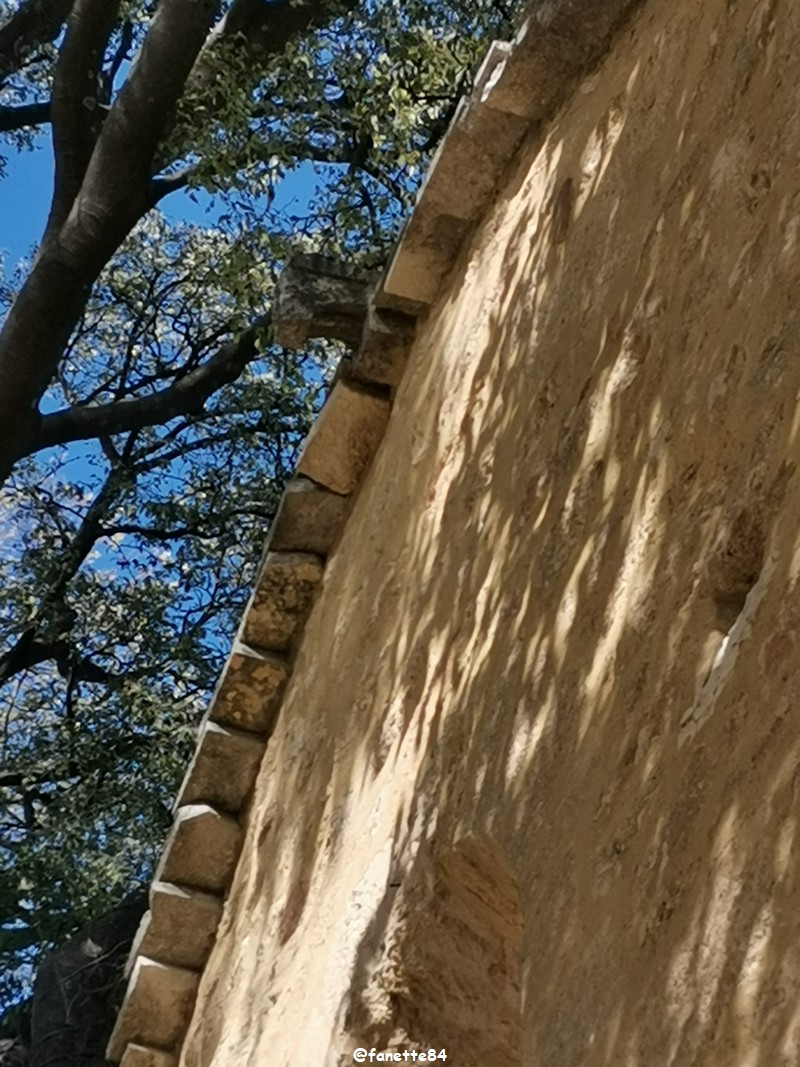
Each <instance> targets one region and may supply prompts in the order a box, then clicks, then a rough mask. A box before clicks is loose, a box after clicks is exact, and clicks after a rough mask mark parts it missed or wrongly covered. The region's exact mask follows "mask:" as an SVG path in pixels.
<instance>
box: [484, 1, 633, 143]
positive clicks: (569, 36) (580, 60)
mask: <svg viewBox="0 0 800 1067" xmlns="http://www.w3.org/2000/svg"><path fill="white" fill-rule="evenodd" d="M640 2H641V0H553V2H551V3H548V4H544V5H542V6H541V7H540V8H539V9H538V10H536V11H535V12H533V13H532V14H531V15H530V16H529V17H528V18H527V19H526V20H525V22H524V23H523V24H522V26H521V27H520V29H519V31H518V32H517V35H516V37H515V38H514V41H513V42H512V44H511V46H510V47H509V48H507V49H506V50H505V51H504V52H503V51H501V50H499V49H498V50H495V53H494V56H493V58H492V64H491V69H488V70H487V71H486V73H485V75H484V76H483V77H481V78H480V84H479V89H478V93H479V96H480V99H481V100H482V102H484V103H487V102H488V103H490V104H491V106H492V108H494V109H495V110H498V111H505V112H508V113H509V114H513V115H517V116H519V117H520V118H525V119H528V120H529V121H536V122H539V121H543V120H545V119H547V118H548V117H549V116H550V115H551V114H552V112H553V109H554V107H555V106H557V104H558V102H559V101H560V100H562V99H563V98H564V95H565V94H566V93H567V92H568V91H569V88H570V84H571V83H572V82H573V80H574V79H575V78H576V77H577V76H579V75H582V74H585V73H588V71H589V69H590V68H591V66H592V64H593V63H595V62H596V61H597V60H598V59H599V58H600V57H601V56H603V55H605V53H606V52H607V50H608V41H609V38H610V37H611V35H612V34H613V33H614V31H615V30H616V29H617V28H618V27H619V26H620V25H621V24H622V22H623V21H624V20H625V18H626V17H627V16H628V15H629V14H630V13H631V11H633V9H634V8H635V7H636V6H637V5H638V4H639V3H640ZM490 55H491V53H490ZM487 62H488V60H487Z"/></svg>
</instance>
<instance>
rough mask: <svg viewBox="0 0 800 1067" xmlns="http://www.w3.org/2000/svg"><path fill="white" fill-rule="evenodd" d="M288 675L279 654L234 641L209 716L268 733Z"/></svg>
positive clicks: (219, 720)
mask: <svg viewBox="0 0 800 1067" xmlns="http://www.w3.org/2000/svg"><path fill="white" fill-rule="evenodd" d="M288 676H289V664H288V663H287V662H286V660H285V659H283V658H282V657H281V656H277V655H274V654H271V653H268V652H260V651H258V650H256V649H254V648H250V647H249V646H248V645H246V644H245V643H244V642H241V641H235V642H234V645H233V649H232V651H231V654H230V657H229V658H228V662H227V663H226V664H225V667H224V669H223V671H222V677H221V678H220V680H219V684H218V685H217V689H216V692H215V693H214V696H213V698H212V701H211V707H210V709H209V712H208V715H209V718H210V719H212V720H213V722H218V723H222V724H223V725H225V726H236V727H239V728H240V729H242V730H250V731H251V732H252V733H256V734H260V735H261V736H262V737H269V735H270V734H271V733H272V730H273V727H274V725H275V720H276V719H277V717H278V710H279V709H280V703H281V697H282V695H283V687H284V685H285V684H286V679H287V678H288Z"/></svg>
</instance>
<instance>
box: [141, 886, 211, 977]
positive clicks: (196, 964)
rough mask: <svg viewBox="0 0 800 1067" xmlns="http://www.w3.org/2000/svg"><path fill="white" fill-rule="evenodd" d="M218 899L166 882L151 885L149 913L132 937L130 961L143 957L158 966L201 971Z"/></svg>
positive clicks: (207, 952) (208, 947) (208, 945)
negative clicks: (169, 965)
mask: <svg viewBox="0 0 800 1067" xmlns="http://www.w3.org/2000/svg"><path fill="white" fill-rule="evenodd" d="M221 917H222V899H221V897H218V896H213V895H212V894H210V893H203V892H200V891H199V890H196V889H184V888H182V887H181V886H176V885H171V884H170V883H169V882H153V884H152V886H151V887H150V910H149V911H148V912H147V914H146V915H145V917H144V919H143V920H142V923H141V925H140V927H139V931H138V933H137V935H136V940H135V941H134V945H133V948H132V949H131V960H133V959H134V958H135V957H136V956H147V957H148V958H149V959H153V960H157V961H158V962H159V963H169V964H173V965H174V966H176V967H186V968H188V969H189V970H192V971H199V970H201V969H202V967H203V965H204V964H205V962H206V960H207V959H208V956H209V953H210V952H211V949H212V947H213V945H214V936H215V934H216V932H217V926H218V925H219V921H220V918H221Z"/></svg>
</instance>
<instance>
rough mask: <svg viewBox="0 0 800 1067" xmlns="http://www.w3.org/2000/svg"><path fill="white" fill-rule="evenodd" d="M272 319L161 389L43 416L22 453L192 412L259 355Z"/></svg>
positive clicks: (262, 321) (260, 321)
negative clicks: (260, 338) (262, 334)
mask: <svg viewBox="0 0 800 1067" xmlns="http://www.w3.org/2000/svg"><path fill="white" fill-rule="evenodd" d="M270 321H271V319H270V316H269V315H263V316H262V317H261V318H260V319H258V320H257V322H255V323H254V324H253V325H252V326H251V327H250V328H249V329H247V330H245V332H244V333H243V334H242V335H241V336H240V337H239V338H238V339H237V340H236V341H233V342H231V343H230V344H228V345H225V346H224V347H223V348H221V349H219V351H218V352H216V353H215V354H214V355H213V356H212V357H211V358H210V359H209V360H207V362H205V363H204V364H202V366H200V367H198V368H197V369H196V370H193V371H191V372H190V373H189V374H186V375H185V376H184V377H183V378H179V379H178V380H177V381H176V382H174V383H173V384H172V385H170V386H168V387H167V388H166V389H160V390H159V391H158V392H155V393H151V394H150V395H149V396H142V397H137V398H136V399H134V400H118V401H114V402H112V403H110V404H98V405H96V406H87V407H79V406H76V407H71V408H65V409H64V410H62V411H55V412H53V413H52V414H50V415H44V416H43V417H42V418H41V420H40V422H39V428H38V431H37V433H36V436H35V440H33V441H31V442H30V443H29V445H28V452H27V454H32V453H33V452H38V451H40V450H41V449H43V448H50V447H52V446H53V445H57V444H66V443H67V442H69V441H82V440H85V439H87V438H92V437H98V436H100V435H101V434H116V433H126V432H130V431H132V430H141V429H143V428H144V427H145V426H159V425H161V424H162V423H165V422H169V420H170V419H174V418H176V417H177V416H178V415H188V414H196V413H197V412H200V411H202V410H203V407H204V405H205V403H206V401H207V400H208V398H209V397H210V396H212V394H213V393H215V392H216V391H217V390H218V389H221V388H222V386H223V385H227V384H228V383H229V382H234V381H236V379H237V378H238V377H239V375H240V374H241V373H242V371H243V370H244V368H245V367H246V366H247V364H248V363H251V362H252V361H253V360H254V359H255V358H256V356H257V355H258V344H257V342H258V335H259V333H260V332H261V331H262V330H263V329H265V328H266V327H267V326H268V325H269V323H270Z"/></svg>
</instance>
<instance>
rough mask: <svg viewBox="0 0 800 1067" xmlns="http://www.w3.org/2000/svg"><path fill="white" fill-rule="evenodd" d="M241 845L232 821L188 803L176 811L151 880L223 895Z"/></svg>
mask: <svg viewBox="0 0 800 1067" xmlns="http://www.w3.org/2000/svg"><path fill="white" fill-rule="evenodd" d="M241 844H242V828H241V826H240V825H239V824H238V822H236V820H235V819H232V818H230V816H228V815H222V814H220V812H218V811H215V810H214V809H213V808H212V807H210V806H209V805H208V804H189V805H187V806H186V807H185V808H180V809H179V810H178V813H177V815H176V817H175V822H174V823H173V826H172V830H171V831H170V833H169V837H168V838H167V843H166V845H165V846H164V852H163V853H162V856H161V862H160V863H159V865H158V868H157V869H156V873H155V881H157V882H172V883H173V884H176V885H180V886H189V887H191V888H193V889H204V890H206V891H208V892H210V893H224V892H225V891H226V890H227V888H228V886H229V885H230V882H231V878H232V877H233V872H234V869H235V867H236V861H237V860H238V858H239V850H240V848H241Z"/></svg>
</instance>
